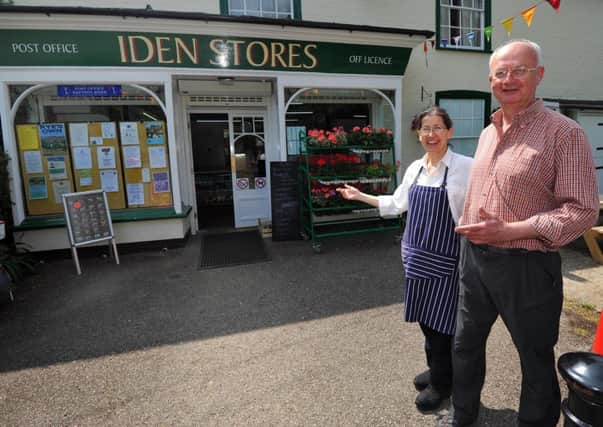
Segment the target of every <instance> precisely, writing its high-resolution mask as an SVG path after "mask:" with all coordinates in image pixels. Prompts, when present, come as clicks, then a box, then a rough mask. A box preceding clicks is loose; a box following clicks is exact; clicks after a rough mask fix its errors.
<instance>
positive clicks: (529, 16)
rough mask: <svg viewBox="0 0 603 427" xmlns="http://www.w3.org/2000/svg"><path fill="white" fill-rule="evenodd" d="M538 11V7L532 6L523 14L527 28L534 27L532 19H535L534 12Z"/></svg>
mask: <svg viewBox="0 0 603 427" xmlns="http://www.w3.org/2000/svg"><path fill="white" fill-rule="evenodd" d="M535 11H536V6H532V7H530V8H528V9H526V10H524V11H523V12H521V16H523V19H524V20H525V21H526V24H527V26H528V27H529V26H530V25H532V19H534V12H535Z"/></svg>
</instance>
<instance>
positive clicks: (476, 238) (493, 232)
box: [454, 208, 509, 245]
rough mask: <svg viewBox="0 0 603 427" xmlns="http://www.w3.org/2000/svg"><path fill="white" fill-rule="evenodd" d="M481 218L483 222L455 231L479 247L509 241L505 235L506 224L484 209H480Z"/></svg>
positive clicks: (458, 228)
mask: <svg viewBox="0 0 603 427" xmlns="http://www.w3.org/2000/svg"><path fill="white" fill-rule="evenodd" d="M479 218H480V219H481V220H482V221H481V222H478V223H477V224H468V225H461V226H459V227H456V228H455V229H454V231H456V232H457V233H459V234H461V235H463V236H465V237H466V238H467V239H468V240H470V241H471V242H473V243H475V244H478V245H480V244H491V243H495V242H501V241H503V240H509V237H508V236H507V235H506V233H505V228H506V225H507V223H506V222H504V221H502V220H501V219H500V218H498V217H496V216H494V215H492V214H490V213H488V212H486V210H485V209H484V208H479Z"/></svg>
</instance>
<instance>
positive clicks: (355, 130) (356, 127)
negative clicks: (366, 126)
mask: <svg viewBox="0 0 603 427" xmlns="http://www.w3.org/2000/svg"><path fill="white" fill-rule="evenodd" d="M359 130H360V126H354V127H353V128H352V132H358V131H359Z"/></svg>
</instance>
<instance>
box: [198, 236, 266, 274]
mask: <svg viewBox="0 0 603 427" xmlns="http://www.w3.org/2000/svg"><path fill="white" fill-rule="evenodd" d="M265 261H270V255H269V254H268V251H267V250H266V246H265V245H264V239H262V236H261V235H260V232H259V231H258V230H257V229H254V230H249V231H235V232H230V233H205V234H203V235H202V237H201V256H200V257H199V267H198V270H205V269H208V268H219V267H230V266H233V265H243V264H253V263H256V262H265Z"/></svg>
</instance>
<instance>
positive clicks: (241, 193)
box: [228, 108, 271, 228]
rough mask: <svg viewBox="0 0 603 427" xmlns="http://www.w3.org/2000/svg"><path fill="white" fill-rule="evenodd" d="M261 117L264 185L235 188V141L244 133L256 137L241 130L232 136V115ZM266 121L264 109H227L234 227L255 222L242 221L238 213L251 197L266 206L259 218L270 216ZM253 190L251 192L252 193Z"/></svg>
mask: <svg viewBox="0 0 603 427" xmlns="http://www.w3.org/2000/svg"><path fill="white" fill-rule="evenodd" d="M237 116H239V117H248V116H251V117H262V120H263V122H264V123H263V124H264V136H263V137H260V138H261V139H262V141H263V142H264V156H265V159H264V162H265V165H266V185H265V187H264V188H263V189H262V190H255V189H254V190H240V189H238V188H237V184H236V180H237V177H236V166H235V142H236V141H237V140H238V139H240V138H242V137H244V136H246V135H253V136H256V137H258V135H257V134H255V133H252V132H242V133H241V134H240V135H237V137H236V138H235V136H234V129H233V118H234V117H237ZM267 121H268V112H267V111H266V109H256V108H253V109H251V108H250V109H236V110H230V111H228V128H229V132H228V133H229V140H230V169H231V173H232V201H233V205H234V206H233V208H234V217H235V218H234V220H235V228H241V227H250V226H255V225H257V224H255V223H254V224H248V223H247V224H245V223H243V218H242V217H241V215H240V209H241V204H242V203H243V202H244V201H246V200H253V199H258V198H261V199H262V200H263V201H264V202H265V206H266V207H267V212H266V215H263V216H262V218H261V219H268V218H269V217H270V210H271V205H270V203H271V201H270V160H269V157H268V143H267V141H268V140H269V137H268V133H269V131H268V126H267ZM241 126H244V125H243V123H242V124H241ZM241 130H243V131H244V127H242V128H241ZM252 192H253V193H252Z"/></svg>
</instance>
